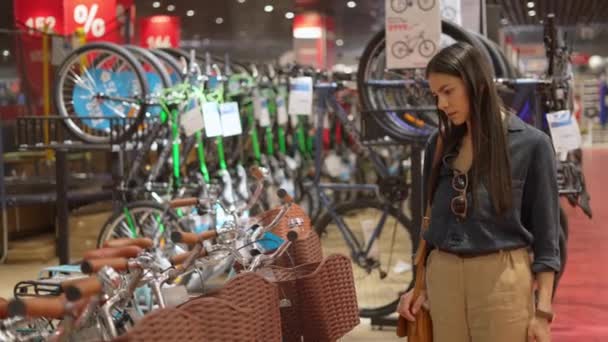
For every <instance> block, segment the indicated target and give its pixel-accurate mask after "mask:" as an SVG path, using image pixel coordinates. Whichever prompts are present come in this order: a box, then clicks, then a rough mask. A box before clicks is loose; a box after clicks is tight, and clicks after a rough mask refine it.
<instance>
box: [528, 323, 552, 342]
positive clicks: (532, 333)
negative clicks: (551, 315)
mask: <svg viewBox="0 0 608 342" xmlns="http://www.w3.org/2000/svg"><path fill="white" fill-rule="evenodd" d="M528 342H551V325H550V324H549V321H547V320H546V319H544V318H538V317H533V318H532V319H531V320H530V323H529V324H528Z"/></svg>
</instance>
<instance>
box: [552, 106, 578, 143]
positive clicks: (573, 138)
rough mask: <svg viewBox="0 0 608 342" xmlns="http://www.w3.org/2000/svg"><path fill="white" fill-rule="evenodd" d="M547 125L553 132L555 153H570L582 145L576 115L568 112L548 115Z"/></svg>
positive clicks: (563, 111)
mask: <svg viewBox="0 0 608 342" xmlns="http://www.w3.org/2000/svg"><path fill="white" fill-rule="evenodd" d="M546 117H547V123H548V124H549V130H550V131H551V139H553V146H554V147H555V151H556V152H557V153H558V154H559V153H563V152H568V151H571V150H574V149H577V148H580V147H581V145H582V139H581V131H580V129H579V128H578V123H577V122H576V118H575V117H574V115H572V114H571V113H570V111H568V110H562V111H559V112H553V113H547V116H546Z"/></svg>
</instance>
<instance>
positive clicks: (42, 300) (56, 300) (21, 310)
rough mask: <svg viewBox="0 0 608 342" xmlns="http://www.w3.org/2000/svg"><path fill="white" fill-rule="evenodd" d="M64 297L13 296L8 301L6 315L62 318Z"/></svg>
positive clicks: (64, 307) (64, 308) (64, 310)
mask: <svg viewBox="0 0 608 342" xmlns="http://www.w3.org/2000/svg"><path fill="white" fill-rule="evenodd" d="M65 303H66V302H65V297H64V296H59V297H50V298H49V297H31V298H23V299H20V298H15V299H11V301H10V302H8V315H9V316H10V317H15V316H21V317H29V318H39V317H45V318H54V319H62V318H63V317H64V316H65V312H66V305H65Z"/></svg>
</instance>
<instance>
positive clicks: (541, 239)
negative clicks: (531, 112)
mask: <svg viewBox="0 0 608 342" xmlns="http://www.w3.org/2000/svg"><path fill="white" fill-rule="evenodd" d="M437 136H438V133H435V134H434V135H433V136H432V137H431V138H430V139H429V142H428V143H427V146H426V149H425V154H424V155H425V157H424V173H423V181H424V185H425V192H424V193H425V194H426V193H427V191H426V187H428V184H427V183H428V181H427V179H428V177H429V175H430V171H431V163H432V160H433V154H434V151H435V145H436V143H437ZM508 146H509V153H510V158H511V175H512V189H513V192H512V193H513V207H512V209H511V210H510V211H509V212H507V213H506V214H505V215H503V216H498V215H497V214H496V211H495V210H494V207H493V205H492V203H491V197H490V195H489V193H488V191H487V189H486V188H485V186H484V185H483V184H479V185H478V188H477V201H478V203H477V205H476V206H475V208H469V211H468V213H467V218H466V219H464V220H458V218H457V217H456V215H454V213H453V212H452V210H451V208H450V202H451V200H452V198H454V197H455V196H456V195H457V193H456V191H455V190H454V189H453V188H452V183H451V182H452V175H453V171H452V169H451V168H450V167H449V166H448V165H446V163H445V161H442V162H441V169H440V171H439V177H438V179H437V189H436V192H435V195H434V200H433V203H432V208H431V209H432V210H431V221H430V226H429V229H428V230H427V231H426V232H425V233H424V235H423V237H424V239H425V240H426V241H427V242H428V243H429V244H430V246H431V248H432V247H435V248H439V249H441V250H444V251H447V252H452V253H458V254H467V255H475V254H487V253H491V252H494V251H499V250H501V249H513V248H518V247H529V248H531V250H532V251H533V253H534V261H533V263H532V271H533V272H535V273H536V272H544V271H556V272H557V271H559V270H560V251H559V230H560V224H559V197H558V196H559V195H558V187H557V174H556V164H555V151H554V149H553V145H552V143H551V140H550V137H549V136H548V135H546V134H545V133H543V132H542V131H540V130H538V129H536V128H534V127H532V126H530V125H528V124H526V123H524V122H523V121H522V120H521V119H519V118H518V117H517V116H515V115H510V117H509V118H508ZM444 153H445V151H444ZM442 160H443V158H442ZM467 196H468V198H467V200H468V202H469V203H471V201H472V194H471V193H470V192H469V193H468V194H467ZM424 203H426V199H425V202H424Z"/></svg>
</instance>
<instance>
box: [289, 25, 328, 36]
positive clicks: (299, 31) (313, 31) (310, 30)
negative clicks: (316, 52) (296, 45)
mask: <svg viewBox="0 0 608 342" xmlns="http://www.w3.org/2000/svg"><path fill="white" fill-rule="evenodd" d="M322 35H323V33H322V32H321V28H320V27H296V28H294V29H293V37H294V38H298V39H319V38H321V37H322Z"/></svg>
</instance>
